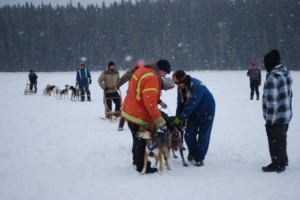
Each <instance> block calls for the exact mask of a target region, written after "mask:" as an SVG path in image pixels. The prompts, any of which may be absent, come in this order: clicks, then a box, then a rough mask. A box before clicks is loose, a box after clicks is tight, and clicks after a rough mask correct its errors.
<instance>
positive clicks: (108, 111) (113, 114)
mask: <svg viewBox="0 0 300 200" xmlns="http://www.w3.org/2000/svg"><path fill="white" fill-rule="evenodd" d="M118 93H119V96H118V97H105V94H104V95H103V103H104V106H105V109H104V110H105V117H106V118H109V119H112V118H114V119H115V118H117V117H119V116H121V108H120V111H113V109H110V108H109V106H108V105H107V102H108V101H111V104H112V102H114V103H115V102H117V101H119V102H120V106H121V105H122V96H121V91H118ZM115 106H116V105H115ZM111 108H113V105H111Z"/></svg>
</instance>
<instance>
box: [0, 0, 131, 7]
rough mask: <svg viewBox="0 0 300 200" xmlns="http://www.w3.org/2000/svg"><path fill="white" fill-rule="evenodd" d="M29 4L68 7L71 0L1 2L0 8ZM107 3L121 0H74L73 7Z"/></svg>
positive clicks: (0, 0) (6, 0)
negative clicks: (78, 4)
mask: <svg viewBox="0 0 300 200" xmlns="http://www.w3.org/2000/svg"><path fill="white" fill-rule="evenodd" d="M26 1H27V2H32V3H33V4H34V5H39V4H41V3H42V2H43V3H44V4H48V3H51V5H52V6H56V5H57V4H59V5H67V4H68V3H69V2H70V0H0V6H3V5H7V4H8V5H16V4H18V3H19V4H21V5H24V4H25V3H26ZM103 1H104V2H105V4H106V5H107V6H108V5H110V3H112V2H118V3H119V2H121V0H72V3H73V5H77V3H78V2H80V3H81V5H83V6H86V5H87V4H98V5H99V6H101V5H102V2H103ZM131 1H132V2H135V0H131Z"/></svg>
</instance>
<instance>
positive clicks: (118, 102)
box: [105, 92, 121, 111]
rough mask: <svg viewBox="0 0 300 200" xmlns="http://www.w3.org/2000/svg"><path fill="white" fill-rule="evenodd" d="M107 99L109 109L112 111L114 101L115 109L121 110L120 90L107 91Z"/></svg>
mask: <svg viewBox="0 0 300 200" xmlns="http://www.w3.org/2000/svg"><path fill="white" fill-rule="evenodd" d="M105 101H106V105H107V108H108V109H109V111H112V101H113V102H114V104H115V111H120V110H121V98H120V95H119V93H118V92H113V93H105Z"/></svg>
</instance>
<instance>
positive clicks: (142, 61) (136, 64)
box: [134, 60, 145, 69]
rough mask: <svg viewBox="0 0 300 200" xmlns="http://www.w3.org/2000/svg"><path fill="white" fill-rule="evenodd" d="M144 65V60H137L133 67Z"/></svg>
mask: <svg viewBox="0 0 300 200" xmlns="http://www.w3.org/2000/svg"><path fill="white" fill-rule="evenodd" d="M144 66H145V62H144V60H137V61H136V62H135V65H134V69H138V68H140V67H144Z"/></svg>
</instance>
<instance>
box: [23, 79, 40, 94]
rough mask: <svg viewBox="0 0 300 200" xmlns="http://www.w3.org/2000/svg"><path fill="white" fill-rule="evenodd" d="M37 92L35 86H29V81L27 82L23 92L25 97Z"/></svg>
mask: <svg viewBox="0 0 300 200" xmlns="http://www.w3.org/2000/svg"><path fill="white" fill-rule="evenodd" d="M36 92H37V85H36V84H30V82H29V80H27V83H26V88H25V90H24V94H25V95H31V94H36Z"/></svg>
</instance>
